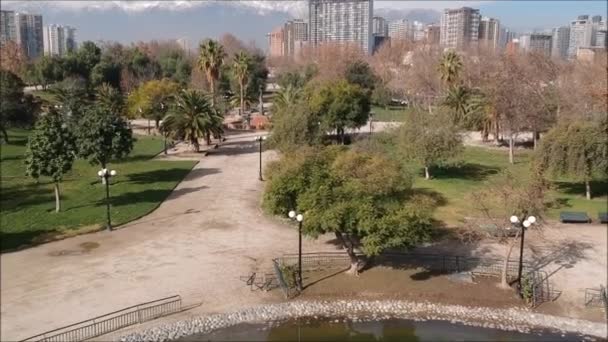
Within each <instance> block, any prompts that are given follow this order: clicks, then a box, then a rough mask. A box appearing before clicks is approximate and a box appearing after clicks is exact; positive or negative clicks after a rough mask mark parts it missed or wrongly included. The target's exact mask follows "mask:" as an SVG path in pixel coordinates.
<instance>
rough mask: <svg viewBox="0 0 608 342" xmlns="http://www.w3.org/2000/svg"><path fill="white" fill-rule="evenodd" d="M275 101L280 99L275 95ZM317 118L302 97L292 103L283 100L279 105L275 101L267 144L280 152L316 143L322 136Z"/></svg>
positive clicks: (320, 140) (319, 141)
mask: <svg viewBox="0 0 608 342" xmlns="http://www.w3.org/2000/svg"><path fill="white" fill-rule="evenodd" d="M287 89H293V88H287ZM283 90H284V89H281V91H283ZM283 96H285V95H283ZM275 101H280V100H279V99H278V98H277V97H275ZM319 120H320V119H319V116H318V115H317V114H315V113H313V112H312V111H311V110H310V108H309V107H308V105H307V103H306V102H305V100H303V99H300V100H296V101H294V102H293V103H291V102H290V101H285V104H281V105H278V104H276V102H275V105H274V106H273V113H272V132H271V134H270V137H269V139H268V144H269V145H270V146H272V147H273V148H277V149H278V150H280V151H282V152H288V151H291V150H296V149H297V148H298V147H301V146H312V145H318V144H320V143H321V142H322V140H323V136H324V132H323V131H322V129H321V127H320V125H319Z"/></svg>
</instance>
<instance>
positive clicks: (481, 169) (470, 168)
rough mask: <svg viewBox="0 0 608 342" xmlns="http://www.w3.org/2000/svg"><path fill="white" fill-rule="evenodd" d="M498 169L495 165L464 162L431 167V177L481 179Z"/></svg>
mask: <svg viewBox="0 0 608 342" xmlns="http://www.w3.org/2000/svg"><path fill="white" fill-rule="evenodd" d="M499 171H500V169H499V168H497V167H491V166H486V165H481V164H474V163H466V164H463V165H455V166H446V167H440V168H433V169H432V170H431V177H432V178H435V179H450V178H459V179H466V180H474V181H482V180H485V179H486V178H488V177H489V176H491V175H495V174H497V173H498V172H499Z"/></svg>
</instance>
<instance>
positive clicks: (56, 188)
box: [55, 182, 61, 213]
mask: <svg viewBox="0 0 608 342" xmlns="http://www.w3.org/2000/svg"><path fill="white" fill-rule="evenodd" d="M60 210H61V203H60V202H59V182H55V212H56V213H58V212H59V211H60Z"/></svg>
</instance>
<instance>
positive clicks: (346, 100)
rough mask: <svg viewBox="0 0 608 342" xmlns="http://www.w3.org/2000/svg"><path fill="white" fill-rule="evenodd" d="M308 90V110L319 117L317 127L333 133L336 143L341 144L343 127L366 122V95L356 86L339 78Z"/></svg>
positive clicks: (368, 108) (367, 116)
mask: <svg viewBox="0 0 608 342" xmlns="http://www.w3.org/2000/svg"><path fill="white" fill-rule="evenodd" d="M310 88H311V89H313V90H312V95H311V97H310V104H309V105H310V108H311V110H312V111H313V112H314V113H316V115H317V116H318V117H319V118H320V123H321V128H323V129H325V130H335V131H336V134H337V137H338V141H339V142H340V143H342V144H343V143H344V137H345V129H346V128H351V129H355V128H359V127H361V126H363V125H365V123H367V120H368V119H369V111H370V95H369V94H368V93H367V92H365V91H364V90H362V89H361V87H359V86H358V85H354V84H351V83H348V82H347V81H346V80H344V79H342V80H338V81H333V82H325V83H323V84H322V85H321V86H319V87H316V86H315V85H311V86H310Z"/></svg>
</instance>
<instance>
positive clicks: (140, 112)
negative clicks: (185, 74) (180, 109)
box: [127, 78, 180, 130]
mask: <svg viewBox="0 0 608 342" xmlns="http://www.w3.org/2000/svg"><path fill="white" fill-rule="evenodd" d="M179 89H180V86H179V84H177V83H175V82H173V81H171V80H169V79H166V78H164V79H162V80H152V81H148V82H146V83H144V84H142V85H141V86H139V88H137V89H135V91H133V92H131V94H129V97H128V100H127V103H128V113H129V116H130V117H137V116H143V117H145V118H147V119H148V120H154V124H155V127H156V129H158V128H159V127H160V126H159V125H160V120H161V119H162V118H163V117H164V116H165V115H166V113H167V109H168V108H169V105H170V102H171V99H172V98H173V97H174V96H175V95H177V93H178V91H179ZM148 123H149V122H148ZM148 126H149V125H148ZM148 130H149V129H148Z"/></svg>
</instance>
